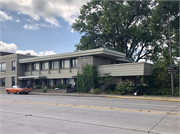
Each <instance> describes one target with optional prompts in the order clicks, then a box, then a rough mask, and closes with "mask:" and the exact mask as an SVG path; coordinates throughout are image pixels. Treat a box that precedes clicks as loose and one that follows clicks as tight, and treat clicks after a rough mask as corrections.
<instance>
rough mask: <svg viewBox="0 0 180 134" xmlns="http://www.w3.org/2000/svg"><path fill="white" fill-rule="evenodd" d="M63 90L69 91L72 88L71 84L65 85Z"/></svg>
mask: <svg viewBox="0 0 180 134" xmlns="http://www.w3.org/2000/svg"><path fill="white" fill-rule="evenodd" d="M62 88H63V89H69V88H71V84H68V85H64V86H62Z"/></svg>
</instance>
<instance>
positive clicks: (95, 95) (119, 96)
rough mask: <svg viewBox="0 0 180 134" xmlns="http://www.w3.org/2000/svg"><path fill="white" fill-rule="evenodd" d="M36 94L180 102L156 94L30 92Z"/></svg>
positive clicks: (178, 98)
mask: <svg viewBox="0 0 180 134" xmlns="http://www.w3.org/2000/svg"><path fill="white" fill-rule="evenodd" d="M29 94H32V95H33V94H34V95H52V96H76V97H108V98H126V99H143V100H159V101H177V102H180V97H156V96H122V95H109V94H80V93H42V92H30V93H29Z"/></svg>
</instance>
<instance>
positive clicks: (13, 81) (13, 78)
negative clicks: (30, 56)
mask: <svg viewBox="0 0 180 134" xmlns="http://www.w3.org/2000/svg"><path fill="white" fill-rule="evenodd" d="M14 85H15V77H12V86H14Z"/></svg>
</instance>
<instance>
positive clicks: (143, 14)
mask: <svg viewBox="0 0 180 134" xmlns="http://www.w3.org/2000/svg"><path fill="white" fill-rule="evenodd" d="M155 4H156V2H150V1H91V2H88V3H87V4H86V5H83V6H82V8H81V10H80V16H79V17H78V19H76V22H75V23H74V24H73V26H72V27H73V29H74V30H75V31H77V32H79V33H80V34H82V37H81V39H80V43H79V44H76V45H75V47H76V51H78V50H87V49H94V48H108V49H112V50H116V51H120V52H124V53H126V56H127V57H129V58H131V59H133V60H135V61H139V60H140V59H144V58H148V57H150V56H151V55H152V53H157V52H159V51H160V49H159V45H160V43H159V44H158V42H157V40H156V39H157V36H156V32H154V31H152V30H151V27H150V22H151V14H152V10H153V8H152V7H154V6H155Z"/></svg>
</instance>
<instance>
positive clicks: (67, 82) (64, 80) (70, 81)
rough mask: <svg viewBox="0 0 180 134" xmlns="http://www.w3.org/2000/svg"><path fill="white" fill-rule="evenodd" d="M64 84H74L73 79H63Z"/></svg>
mask: <svg viewBox="0 0 180 134" xmlns="http://www.w3.org/2000/svg"><path fill="white" fill-rule="evenodd" d="M63 84H64V85H67V84H72V79H71V78H69V79H63Z"/></svg>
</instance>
